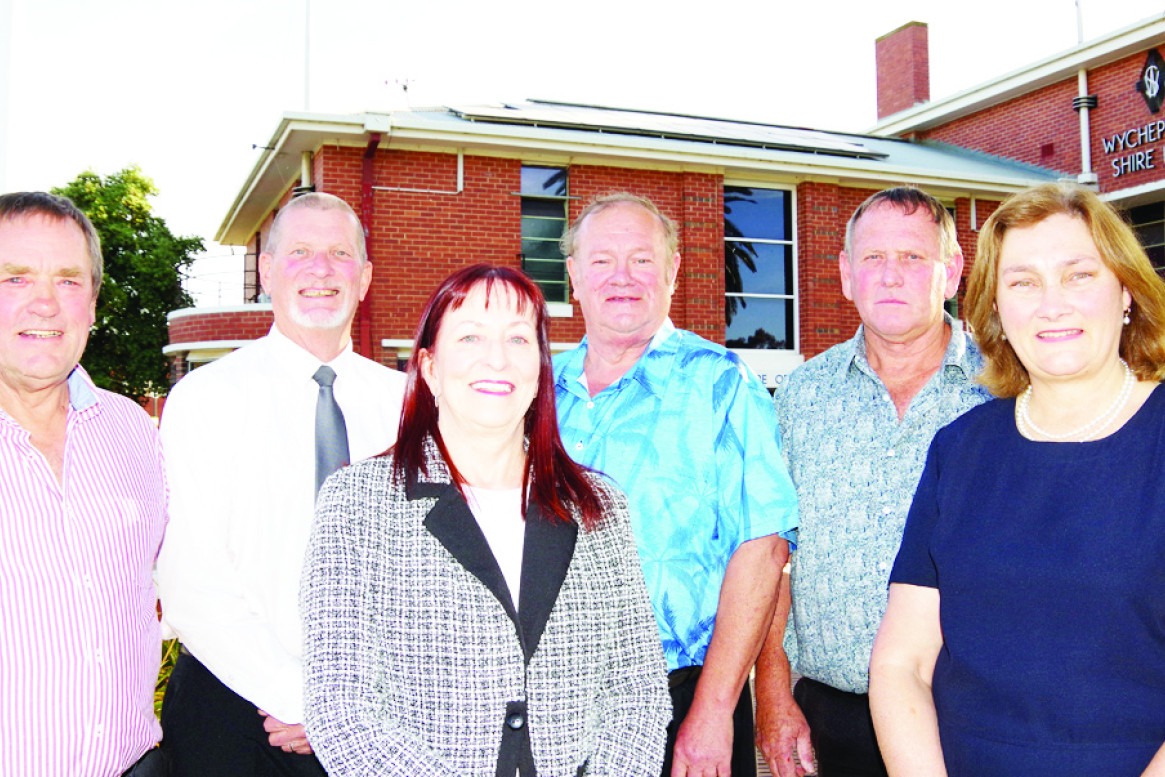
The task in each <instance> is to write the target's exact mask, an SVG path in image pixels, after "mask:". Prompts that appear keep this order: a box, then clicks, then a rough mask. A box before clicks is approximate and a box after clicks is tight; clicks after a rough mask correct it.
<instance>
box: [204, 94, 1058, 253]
mask: <svg viewBox="0 0 1165 777" xmlns="http://www.w3.org/2000/svg"><path fill="white" fill-rule="evenodd" d="M373 132H378V133H381V134H382V135H383V139H382V141H381V148H389V149H423V150H427V151H438V152H442V151H443V152H448V153H456V152H459V151H464V152H468V153H473V154H478V155H483V156H501V157H508V158H517V159H522V160H529V161H546V160H552V161H554V162H556V163H560V164H562V163H565V164H596V165H611V166H624V167H650V168H656V169H671V170H677V171H688V172H705V173H710V174H719V175H724V176H725V177H726V178H730V179H749V178H752V179H779V180H782V181H787V182H791V183H796V182H801V181H809V180H816V181H826V182H836V183H839V184H843V185H851V186H868V187H871V188H874V187H880V186H882V185H885V184H896V183H903V182H910V183H914V184H916V185H919V186H923V187H926V188H928V189H932V190H938V191H942V192H947V193H949V194H950V196H963V195H966V196H990V195H1007V194H1010V193H1012V192H1015V191H1019V190H1020V189H1023V188H1025V187H1027V186H1031V185H1033V184H1036V183H1043V182H1045V181H1047V180H1049V179H1050V178H1051V177H1052V176H1051V174H1050V173H1049V172H1048V171H1039V170H1036V169H1031V170H1025V169H1023V168H1021V167H1010V166H1005V165H993V166H992V168H991V169H989V170H988V169H984V170H980V171H970V172H968V171H957V172H956V171H951V170H943V169H941V166H936V165H934V164H933V163H927V164H922V163H910V162H903V161H897V162H896V161H894V160H893V159H892V156H893V154H891V153H889V152H887V153H884V154H879V155H877V158H862V157H854V156H848V155H842V154H832V153H813V152H809V151H805V150H789V149H781V148H767V147H756V146H747V145H739V144H735V143H730V142H725V143H716V142H708V141H693V140H686V139H681V138H661V137H655V136H650V135H636V134H624V133H619V132H602V131H591V130H586V129H568V128H561V127H542V126H535V125H530V124H504V123H494V122H475V121H465V120H461V119H456V118H451V114H449V113H447V112H442V111H415V112H410V111H400V112H394V113H391V114H375V113H365V114H355V115H351V116H330V115H321V114H304V113H289V114H285V115H284V116H283V118H282V119H281V121H280V122H279V125H278V127H277V128H276V131H275V133H274V134H273V135H272V137H271V140H270V141H269V142H268V144H267V146H268V147H267V148H265V149H264V151H263V154H262V155H261V156H260V158H259V160H258V161H257V162H256V164H255V166H254V167H253V168H252V170H251V172H250V174H249V175H248V177H247V179H246V182H245V183H244V185H243V187H242V188H241V189H240V191H239V194H238V196H237V197H236V198H235V201H234V203H233V204H232V205H231V208H230V210H229V211H228V213H227V216H226V218H225V219H224V220H223V223H222V225H221V226H220V227H219V230H218V233H217V235H216V237H215V239H216V240H217V241H218V242H220V243H224V244H227V245H244V244H246V243H247V241H249V240H250V239H251V237H252V236H253V235H254V234H255V232H256V231H258V229H259V227H260V226H261V225H262V223H263V219H265V218H266V217H267V215H268V214H269V213H270V212H271V211H272V210H274V209H275V207H276V205H277V204H278V202H279V198H280V197H282V196H283V194H284V192H286V191H287V189H288V188H289V187H290V186H292V185H293V184H294V183H295V181H296V180H297V179H298V177H299V174H300V157H301V155H302V153H303V152H304V151H309V152H312V153H315V152H316V151H318V150H319V149H320V148H322V147H323V146H325V145H332V146H334V145H341V146H359V147H363V146H364V145H365V144H366V143H367V136H368V135H369V134H370V133H373ZM834 134H836V135H839V136H841V135H844V134H845V133H834ZM849 137H852V138H854V139H855V140H858V141H874V142H876V143H878V144H887V143H890V144H894V143H908V141H900V140H887V139H885V138H881V137H867V136H861V135H850V136H849ZM935 153H941V152H938V151H936V152H935ZM915 162H917V160H915Z"/></svg>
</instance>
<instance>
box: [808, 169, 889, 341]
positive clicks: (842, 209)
mask: <svg viewBox="0 0 1165 777" xmlns="http://www.w3.org/2000/svg"><path fill="white" fill-rule="evenodd" d="M871 194H873V191H872V190H870V191H867V190H864V189H844V188H842V187H840V186H838V185H836V184H829V183H815V182H808V183H803V184H801V185H800V186H799V187H797V243H798V254H799V256H798V268H797V292H798V294H799V295H800V298H801V299H800V312H801V353H802V354H803V355H804V356H805V358H806V359H808V358H810V357H812V356H816V355H817V354H819V353H821V352H822V351H824V350H826V349H827V348H829V347H830V346H832V345H836V344H837V343H840V342H841V341H843V340H845V339H847V338H849V337H852V336H853V333H854V330H855V329H857V326H858V323H860V322H859V320H858V315H857V311H855V310H854V306H853V303H851V302H850V301H849V300H847V299H846V298H845V295H843V294H842V293H841V280H840V279H839V277H838V272H837V257H838V253H839V252H840V251H841V249H842V247H843V245H844V243H845V223H846V221H847V220H848V219H849V216H850V214H851V213H853V211H854V209H855V208H857V206H858V205H860V204H861V202H862V200H864V199H865V198H866V197H868V196H870V195H871Z"/></svg>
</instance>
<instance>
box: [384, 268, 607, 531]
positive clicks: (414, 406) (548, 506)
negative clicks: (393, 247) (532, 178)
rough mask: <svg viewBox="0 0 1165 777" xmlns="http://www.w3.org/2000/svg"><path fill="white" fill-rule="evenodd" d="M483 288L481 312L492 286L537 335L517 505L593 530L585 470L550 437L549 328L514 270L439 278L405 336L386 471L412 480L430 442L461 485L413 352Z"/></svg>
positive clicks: (538, 301)
mask: <svg viewBox="0 0 1165 777" xmlns="http://www.w3.org/2000/svg"><path fill="white" fill-rule="evenodd" d="M483 283H484V284H485V296H486V304H487V305H488V304H489V302H488V300H489V298H490V293H491V292H492V290H493V288H494V286H495V285H497V284H501V285H503V286H505V287H506V288H507V289H508V290H509V291H510V292H511V293H512V294H513V295H514V298H515V299H516V300H517V303H518V309H519V310H520V311H525V310H528V309H530V308H533V310H534V324H535V329H536V331H537V332H538V355H539V362H540V364H539V370H538V393H537V394H536V395H535V396H534V401H533V402H531V403H530V409H529V410H527V411H526V423H525V433H526V438H527V440H528V441H529V448H528V450H527V452H526V471H525V473H524V474H523V475H522V492H523V493H524V494H526V495H527V497H525V498H524V500H523V505H525V504H526V501H527V500H529V501H533V502H534V503H535V504H537V505H538V507H539V508H541V510H542V513H543V514H544V515H545V516H547V517H548V518H550V519H551V520H560V521H569V520H571V517H570V510H569V506H570V505H573V506H575V507H577V508H578V510H579V512H580V513H581V514H582V525H583V528H585V529H592V528H595V527H596V526H598V524H599V522H600V519H601V517H602V505H601V504H600V502H599V498H598V496H597V495H596V494H595V492H594V489H593V488H591V484H590V483H589V482H588V481H587V478H586V475H585V472H586V469H585V468H584V467H583V466H582V465H580V464H578V463H577V462H575V461H574V459H572V458H571V457H570V456H569V455H568V454H567V452H566V450H565V449H564V448H563V447H562V439H561V438H560V437H559V435H558V414H557V411H556V410H555V407H554V368H553V366H552V364H551V361H550V324H549V321H548V315H547V313H546V300H545V299H543V297H542V292H541V291H540V290H539V289H538V286H537V284H535V283H534V281H532V280H530V278H529V277H528V276H527V275H526V274H525V273H523V272H521V271H520V270H516V269H514V268H512V267H505V266H502V265H497V264H485V263H480V264H473V265H470V266H468V267H464V268H462V269H460V270H458V271H457V272H455V273H453V274H452V275H450V276H449V277H448V278H446V279H445V280H444V281H443V282H442V283H441V285H440V286H438V287H437V290H436V291H434V292H433V295H432V296H431V297H429V301H428V302H427V303H426V304H425V310H424V312H423V313H422V314H421V320H420V323H418V324H417V331H416V334H415V335H414V336H413V354H412V356H410V357H409V365H408V385H407V386H406V387H405V396H404V409H403V412H402V413H401V418H400V429H399V430H398V433H397V442H396V445H395V446H394V447H393V448H392V452H393V453H394V454H395V456H396V459H395V461H394V462H393V468H394V471H395V474H396V477H397V478H413V477H416V475H417V474H418V473H420V472H424V471H425V454H424V446H425V438H426V437H428V436H430V435H431V436H432V437H433V439H434V440H435V441H436V442H437V447H438V449H440V451H441V456H442V458H444V459H445V463H446V464H447V465H448V467H449V473H450V475H451V476H452V478H453V482H454V483H455V484H456V485H457V487H458V488H461V487H462V486H464V485H465V479H464V478H463V477H462V476H461V473H460V472H459V471H458V470H457V465H456V464H454V463H453V461H452V460H450V458H449V451H448V450H446V448H445V442H444V441H443V440H442V439H441V430H440V429H438V428H437V404H436V402H434V401H433V394H432V392H431V391H429V385H428V384H427V383H426V382H425V381H424V379H423V378H422V377H421V361H420V359H421V356H420V354H421V351H422V350H427V351H431V350H432V348H433V344H434V343H435V342H436V341H437V333H438V332H439V331H440V328H441V321H442V319H444V318H445V314H446V313H447V312H449V311H450V310H456V309H457V308H459V307H461V305H462V304H464V302H465V299H466V297H468V296H469V293H470V291H472V290H473V288H474V287H476V286H477V285H478V284H483Z"/></svg>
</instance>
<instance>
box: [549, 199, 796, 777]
mask: <svg viewBox="0 0 1165 777" xmlns="http://www.w3.org/2000/svg"><path fill="white" fill-rule="evenodd" d="M677 245H678V238H677V236H676V229H675V225H674V224H673V223H672V222H671V220H670V219H668V218H667V217H666V216H663V215H662V214H661V213H660V212H659V210H658V209H657V208H656V207H655V206H654V205H653V204H652V203H651V202H649V201H647V200H644V199H641V198H638V197H634V196H632V195H628V194H615V195H608V196H606V197H602V198H599V199H598V200H596V201H595V202H592V203H591V204H590V205H589V206H588V207H587V208H586V209H584V210H583V212H582V214H581V215H580V216H579V218H578V220H577V221H576V222H575V224H574V225H573V226H572V227H571V229H570V230H569V231H568V232H567V234H566V235H565V236H564V237H563V253H564V254H566V255H567V256H568V259H567V267H568V269H569V271H570V277H571V285H572V287H573V289H574V294H575V297H576V299H578V301H579V306H580V307H581V308H582V311H583V317H584V318H585V320H586V327H587V336H586V338H585V339H584V340H583V342H582V344H581V345H580V346H579V347H578V348H576V349H575V350H573V351H569V352H567V353H564V354H559V356H558V357H557V358H556V359H555V379H556V382H555V389H556V393H557V401H558V414H559V426H560V429H561V432H562V437H563V442H564V444H565V445H566V448H567V450H568V451H569V452H570V453H571V455H573V456H574V457H575V458H576V459H577V460H578V461H579V462H581V463H583V464H585V465H587V466H589V467H592V468H594V469H596V470H599V471H600V472H604V473H606V474H607V475H609V476H610V477H611V478H612V479H614V481H615V482H616V483H617V484H618V485H619V486H620V487H621V488H622V489H623V490H624V491H626V492H627V495H628V497H629V498H630V501H631V519H632V526H633V528H634V531H635V537H636V542H637V544H638V548H639V555H640V560H641V562H642V564H643V571H644V575H645V577H646V579H647V587H648V590H649V591H650V592H651V597H652V603H653V605H654V608H655V615H656V620H657V622H658V625H659V630H660V636H661V638H662V640H663V646H664V652H665V654H666V655H667V659H668V665H669V667H668V668H669V669H670V670H671V676H670V685H671V690H672V700H673V706H674V707H675V719H674V720H673V722H672V724H671V726H669V729H668V751H667V757H666V760H665V763H664V775H665V777H686V776H687V775H691V776H692V777H695V776H696V775H715V774H721V775H724V774H728V773H729V768H731V774H732V775H734V777H750V775H755V773H756V772H755V768H756V762H755V755H754V750H753V732H752V705H751V699H750V695H749V693H748V690H747V680H748V674H749V670H750V668H751V667H752V664H753V662H754V661H755V659H756V655H757V652H758V651H759V650H760V646H761V643H762V642H763V641H764V639H765V634H766V633H767V630H768V626H769V622H770V620H771V618H772V613H773V608H774V604H775V597H776V591H777V584H778V579H779V574H780V569H781V567H782V566H783V565H784V563H785V558H786V554H787V545H786V543H785V541H784V540H783V539H781V537H780V536H779V533H781V532H787V531H789V530H791V529H792V528H794V527H795V526H796V497H795V495H794V493H793V487H792V483H791V482H790V481H789V476H788V474H787V473H786V472H785V469H784V465H783V463H782V458H781V454H780V448H779V444H778V440H777V429H776V418H775V414H774V412H773V409H772V403H771V401H770V399H769V396H768V392H767V391H766V390H765V389H764V387H763V386H762V385H761V383H760V381H759V380H758V379H757V377H756V376H755V375H753V374H752V372H751V371H750V370H749V369H748V368H747V367H746V366H745V365H744V364H743V363H741V361H740V360H739V359H738V358H737V357H736V356H735V355H734V354H732V353H730V352H728V351H727V350H725V349H724V348H723V347H722V346H719V345H716V344H714V343H711V342H708V341H707V340H704V339H703V338H701V337H699V336H698V335H695V334H693V333H692V332H686V331H683V330H679V329H676V328H675V327H674V326H673V325H672V323H671V321H670V320H669V319H668V317H667V315H668V309H669V307H670V304H671V295H672V292H673V290H674V287H675V280H676V274H677V272H678V270H679V263H680V255H679V252H678V250H677Z"/></svg>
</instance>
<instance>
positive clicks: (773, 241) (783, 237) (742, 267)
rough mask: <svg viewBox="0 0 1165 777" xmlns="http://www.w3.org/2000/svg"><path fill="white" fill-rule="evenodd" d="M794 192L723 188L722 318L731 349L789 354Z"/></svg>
mask: <svg viewBox="0 0 1165 777" xmlns="http://www.w3.org/2000/svg"><path fill="white" fill-rule="evenodd" d="M794 261H795V259H794V249H793V193H792V192H791V191H787V190H784V189H754V188H749V187H745V186H726V187H724V291H725V294H724V320H725V323H726V326H727V329H726V332H725V342H726V344H727V346H728V347H729V348H767V349H777V350H793V349H795V348H796V347H797V337H796V331H797V330H796V321H795V317H796V307H797V305H796V300H797V298H796V289H797V277H796V273H795V272H794Z"/></svg>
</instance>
